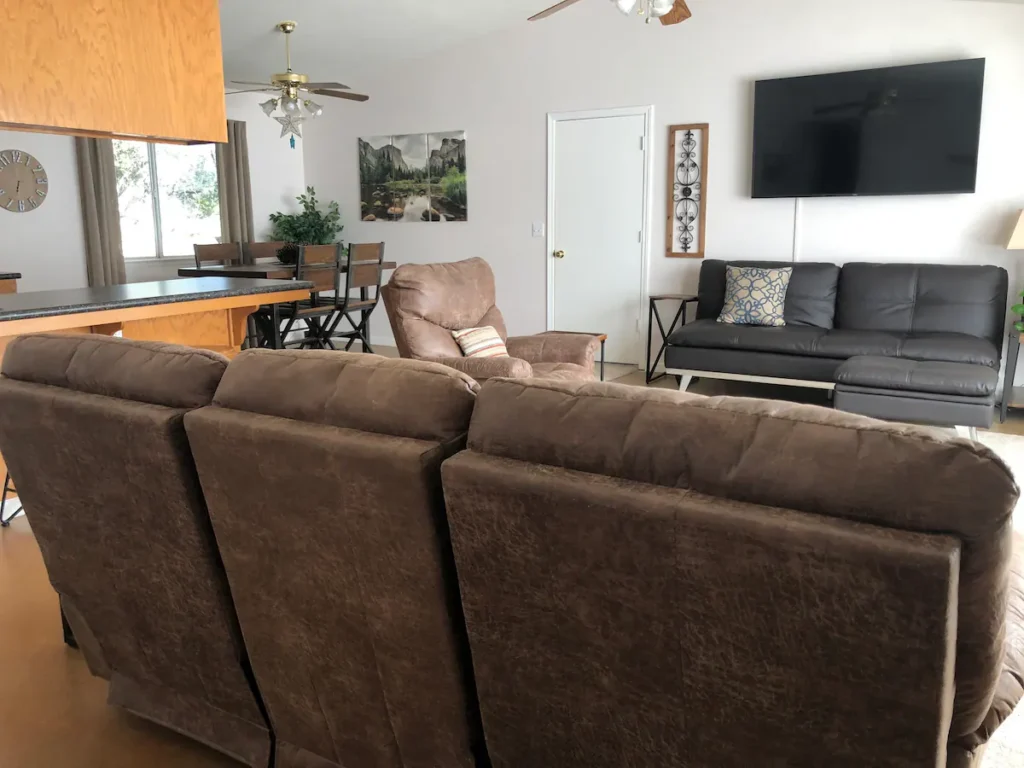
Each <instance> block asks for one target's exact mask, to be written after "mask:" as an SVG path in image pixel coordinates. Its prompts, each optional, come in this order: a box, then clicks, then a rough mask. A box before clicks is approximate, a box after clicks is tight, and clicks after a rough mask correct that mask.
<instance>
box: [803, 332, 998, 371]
mask: <svg viewBox="0 0 1024 768" xmlns="http://www.w3.org/2000/svg"><path fill="white" fill-rule="evenodd" d="M812 354H817V355H823V356H825V357H834V358H840V359H844V360H845V359H847V358H850V357H861V356H878V357H897V358H906V359H909V360H935V361H938V362H945V363H967V364H970V365H985V366H988V367H990V368H995V369H998V368H999V363H1000V353H999V349H998V348H997V347H996V346H995V345H994V344H993V343H992V342H991V341H989V340H988V339H984V338H979V337H978V336H967V335H966V334H962V333H887V332H884V331H846V330H842V329H837V330H834V331H829V332H828V333H827V334H826V335H825V336H824V337H822V338H821V339H820V340H819V341H818V343H817V345H816V347H815V351H814V352H813V353H812Z"/></svg>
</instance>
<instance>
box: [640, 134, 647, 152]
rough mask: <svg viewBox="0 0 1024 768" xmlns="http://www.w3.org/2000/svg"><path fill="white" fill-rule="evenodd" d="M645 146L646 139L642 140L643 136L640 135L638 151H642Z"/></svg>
mask: <svg viewBox="0 0 1024 768" xmlns="http://www.w3.org/2000/svg"><path fill="white" fill-rule="evenodd" d="M646 148H647V143H646V141H645V140H644V137H643V136H641V137H640V151H641V152H643V151H644V149H646Z"/></svg>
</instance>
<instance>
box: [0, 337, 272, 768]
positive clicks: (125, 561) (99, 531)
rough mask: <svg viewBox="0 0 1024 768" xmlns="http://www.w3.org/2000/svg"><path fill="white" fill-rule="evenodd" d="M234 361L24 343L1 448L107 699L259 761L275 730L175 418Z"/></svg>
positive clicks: (105, 343) (5, 384) (5, 406)
mask: <svg viewBox="0 0 1024 768" xmlns="http://www.w3.org/2000/svg"><path fill="white" fill-rule="evenodd" d="M225 366H226V361H225V360H224V359H223V358H219V357H217V356H213V355H209V354H208V353H202V352H198V351H196V350H186V349H183V348H180V347H173V346H170V345H163V344H148V343H141V342H131V341H124V340H119V339H100V338H92V337H89V336H85V335H81V336H31V337H23V338H19V339H16V340H15V341H14V342H12V343H11V344H10V345H9V346H8V348H7V353H6V356H5V358H4V374H5V375H4V376H3V377H0V450H2V452H3V456H4V459H5V460H6V462H7V464H8V465H9V467H10V471H11V475H12V477H14V478H15V480H16V482H17V484H18V493H19V496H20V498H21V500H22V501H23V502H24V505H25V510H26V512H27V514H28V516H29V520H30V522H31V524H32V531H33V533H34V534H35V537H36V539H37V541H38V543H39V547H40V549H41V551H42V554H43V560H44V562H45V564H46V570H47V574H48V576H49V578H50V581H51V583H52V584H53V586H54V589H55V590H56V591H57V593H58V594H59V595H60V599H61V604H62V605H63V606H64V609H65V612H66V614H67V618H68V621H69V623H70V624H71V627H72V629H73V630H74V632H75V634H76V637H79V638H81V639H82V642H81V643H80V647H81V648H82V652H83V654H84V655H85V656H86V659H87V661H88V662H89V666H90V669H91V670H92V671H93V672H94V673H95V674H97V675H101V676H104V677H109V678H110V680H111V694H110V700H111V702H112V703H116V704H119V705H120V706H123V707H125V708H127V709H129V710H131V711H132V712H135V713H136V714H139V715H141V716H143V717H146V718H149V719H151V720H154V721H156V722H159V723H162V724H164V725H166V726H168V727H170V728H173V729H175V730H178V731H180V732H183V733H185V734H187V735H189V736H191V737H192V738H194V739H197V740H199V741H202V742H204V743H207V744H210V745H211V746H213V747H215V748H217V749H220V750H222V751H223V752H226V753H228V754H230V755H232V756H234V757H236V758H238V759H239V760H242V761H243V762H245V763H247V764H249V765H252V766H254V768H255V767H259V768H262V766H265V765H266V764H267V760H268V757H269V753H270V737H269V732H268V728H267V724H266V722H265V720H264V718H263V715H262V712H261V709H260V705H259V703H258V701H257V698H256V695H255V691H254V690H253V688H252V687H251V686H250V684H249V679H248V677H247V674H246V669H245V666H244V665H245V664H246V663H247V662H246V661H245V659H246V651H245V647H244V645H243V642H242V637H241V634H240V632H239V629H238V623H237V618H236V616H235V611H234V606H233V605H232V602H231V598H230V595H229V593H228V585H227V579H226V577H225V574H224V570H223V567H222V565H221V559H220V555H219V553H218V552H217V547H216V543H215V541H214V539H213V535H212V532H211V530H210V520H209V517H208V516H207V513H206V507H205V505H204V502H203V497H202V494H201V492H200V489H199V479H198V477H197V475H196V470H195V466H194V465H193V460H192V454H191V452H190V451H189V447H188V444H187V441H186V437H185V430H184V427H183V425H182V418H183V415H184V413H185V411H186V410H187V408H188V406H189V405H193V404H195V405H199V404H204V403H208V402H209V399H210V397H211V396H212V395H213V392H214V389H215V387H216V385H217V382H218V380H219V378H220V371H222V370H223V369H224V367H225ZM154 403H161V404H154ZM167 403H174V404H175V405H176V406H178V407H169V406H168V405H167ZM56 620H57V619H56V617H54V621H56Z"/></svg>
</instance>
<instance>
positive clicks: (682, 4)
mask: <svg viewBox="0 0 1024 768" xmlns="http://www.w3.org/2000/svg"><path fill="white" fill-rule="evenodd" d="M691 16H693V14H692V13H691V12H690V8H689V7H688V6H687V5H686V0H676V4H675V5H674V6H672V10H671V11H669V12H668V13H666V14H665V15H664V16H662V17H661V23H662V24H664V25H665V26H666V27H668V26H671V25H672V24H682V23H683V22H684V21H686V20H687V19H688V18H690V17H691Z"/></svg>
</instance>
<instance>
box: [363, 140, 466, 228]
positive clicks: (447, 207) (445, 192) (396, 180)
mask: <svg viewBox="0 0 1024 768" xmlns="http://www.w3.org/2000/svg"><path fill="white" fill-rule="evenodd" d="M359 185H360V201H361V208H362V211H361V216H362V220H363V221H400V222H435V221H436V222H447V221H466V220H467V215H468V198H467V194H466V132H465V131H449V132H444V133H417V134H405V135H397V136H370V137H368V138H362V139H359Z"/></svg>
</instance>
